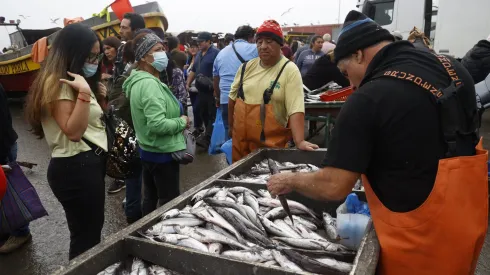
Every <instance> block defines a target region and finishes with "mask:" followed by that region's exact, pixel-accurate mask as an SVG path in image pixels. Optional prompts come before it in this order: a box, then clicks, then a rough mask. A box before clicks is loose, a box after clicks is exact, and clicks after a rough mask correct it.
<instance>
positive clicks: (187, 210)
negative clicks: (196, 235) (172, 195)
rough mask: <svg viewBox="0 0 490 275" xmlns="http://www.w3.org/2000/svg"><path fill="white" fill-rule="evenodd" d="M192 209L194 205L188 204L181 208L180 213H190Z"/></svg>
mask: <svg viewBox="0 0 490 275" xmlns="http://www.w3.org/2000/svg"><path fill="white" fill-rule="evenodd" d="M191 209H192V205H186V206H185V207H184V209H182V210H180V213H190V212H189V211H191Z"/></svg>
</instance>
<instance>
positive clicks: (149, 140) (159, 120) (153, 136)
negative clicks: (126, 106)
mask: <svg viewBox="0 0 490 275" xmlns="http://www.w3.org/2000/svg"><path fill="white" fill-rule="evenodd" d="M123 90H124V92H125V93H126V96H127V97H128V98H129V101H130V107H131V116H132V118H133V124H134V130H135V131H136V137H137V138H138V143H139V145H140V147H141V149H143V150H145V151H148V152H154V153H172V152H176V151H180V150H184V149H185V148H186V144H185V139H184V135H183V133H182V132H183V131H184V129H185V128H186V120H185V119H183V118H180V105H179V102H178V101H177V99H176V98H175V96H174V95H173V94H172V92H171V91H170V89H169V88H168V87H167V86H166V85H165V84H163V83H161V82H160V80H159V79H158V78H156V77H154V76H153V75H151V74H149V73H147V72H144V71H139V70H133V71H132V72H131V75H130V76H129V77H128V79H126V81H124V84H123Z"/></svg>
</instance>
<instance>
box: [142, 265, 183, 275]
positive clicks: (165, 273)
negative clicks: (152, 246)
mask: <svg viewBox="0 0 490 275" xmlns="http://www.w3.org/2000/svg"><path fill="white" fill-rule="evenodd" d="M148 272H149V274H150V275H179V273H177V272H175V271H172V270H168V269H166V268H164V267H161V266H158V265H152V266H150V267H149V268H148Z"/></svg>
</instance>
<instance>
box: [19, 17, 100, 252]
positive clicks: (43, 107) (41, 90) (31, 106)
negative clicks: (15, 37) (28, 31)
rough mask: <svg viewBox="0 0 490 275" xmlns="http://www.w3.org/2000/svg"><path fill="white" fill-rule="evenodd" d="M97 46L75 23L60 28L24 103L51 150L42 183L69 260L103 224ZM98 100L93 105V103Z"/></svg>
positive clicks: (90, 241)
mask: <svg viewBox="0 0 490 275" xmlns="http://www.w3.org/2000/svg"><path fill="white" fill-rule="evenodd" d="M102 55H103V53H102V46H101V43H100V40H99V38H98V36H97V35H96V33H95V32H94V31H92V30H91V29H90V28H88V27H86V26H84V25H81V24H71V25H68V26H66V27H65V28H63V29H62V30H61V31H60V32H59V34H58V36H57V37H56V39H55V41H54V43H53V45H52V47H51V49H50V51H49V55H48V57H47V59H46V61H45V64H43V67H42V68H41V70H39V73H38V75H37V77H36V79H35V80H34V82H33V84H32V87H31V90H30V92H29V96H28V99H27V105H26V110H25V113H26V116H27V120H28V121H29V123H30V125H31V126H32V131H33V133H34V134H35V135H37V136H38V137H39V138H43V137H44V138H46V141H47V143H48V146H49V148H50V150H51V161H50V163H49V167H48V183H49V186H50V187H51V190H52V191H53V193H54V195H55V196H56V198H57V199H58V200H59V202H60V203H61V205H62V206H63V208H64V210H65V214H66V219H67V222H68V228H69V230H70V252H69V258H70V260H71V259H73V258H75V257H76V256H78V255H80V254H81V253H83V252H85V251H86V250H88V249H90V248H91V247H93V246H95V245H96V244H98V243H99V242H100V234H101V231H102V227H103V225H104V200H105V194H104V187H105V182H104V176H105V155H106V152H107V135H106V131H105V122H104V120H103V110H102V108H101V106H100V105H99V102H100V101H103V100H105V97H106V93H107V91H106V90H105V86H104V85H101V84H100V82H99V81H100V75H101V72H100V66H99V62H100V60H101V59H102ZM98 101H99V102H98Z"/></svg>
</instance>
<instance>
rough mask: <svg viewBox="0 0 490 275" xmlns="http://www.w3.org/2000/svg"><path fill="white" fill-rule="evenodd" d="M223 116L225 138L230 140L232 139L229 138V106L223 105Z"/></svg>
mask: <svg viewBox="0 0 490 275" xmlns="http://www.w3.org/2000/svg"><path fill="white" fill-rule="evenodd" d="M220 107H221V114H222V115H223V124H224V125H225V137H226V140H229V139H230V138H231V137H229V136H228V129H230V127H229V124H228V104H221V105H220Z"/></svg>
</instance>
